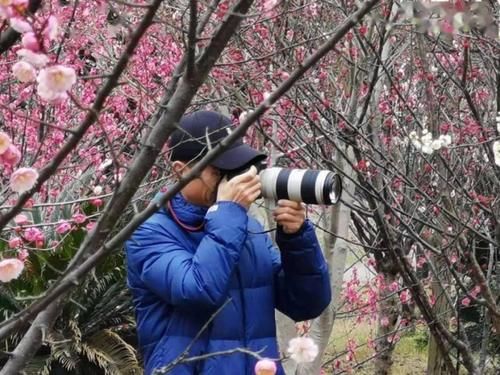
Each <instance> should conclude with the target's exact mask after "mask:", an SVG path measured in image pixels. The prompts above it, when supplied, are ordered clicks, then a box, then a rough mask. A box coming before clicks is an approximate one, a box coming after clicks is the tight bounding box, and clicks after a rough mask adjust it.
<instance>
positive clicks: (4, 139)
mask: <svg viewBox="0 0 500 375" xmlns="http://www.w3.org/2000/svg"><path fill="white" fill-rule="evenodd" d="M11 143H12V141H11V140H10V137H9V136H8V135H7V133H4V132H0V155H1V154H3V153H4V152H5V151H7V149H8V148H9V146H10V145H11Z"/></svg>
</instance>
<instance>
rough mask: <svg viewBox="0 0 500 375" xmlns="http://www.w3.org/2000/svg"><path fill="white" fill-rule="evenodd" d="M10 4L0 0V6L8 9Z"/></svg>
mask: <svg viewBox="0 0 500 375" xmlns="http://www.w3.org/2000/svg"><path fill="white" fill-rule="evenodd" d="M11 4H12V0H0V6H2V7H8V6H10V5H11Z"/></svg>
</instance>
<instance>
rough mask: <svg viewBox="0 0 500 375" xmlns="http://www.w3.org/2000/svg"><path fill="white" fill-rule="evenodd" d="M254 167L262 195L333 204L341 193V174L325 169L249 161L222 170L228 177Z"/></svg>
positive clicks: (309, 202)
mask: <svg viewBox="0 0 500 375" xmlns="http://www.w3.org/2000/svg"><path fill="white" fill-rule="evenodd" d="M252 165H254V166H255V167H256V168H257V172H258V173H259V175H260V181H261V184H262V196H263V197H265V198H268V199H274V200H279V199H288V200H291V201H296V202H303V203H306V204H323V205H332V204H336V203H337V202H338V201H339V199H340V195H341V194H342V180H341V178H340V176H339V175H338V174H336V173H334V172H332V171H328V170H314V169H290V168H280V167H272V168H266V165H265V163H264V162H261V163H251V164H249V165H245V166H244V167H242V168H239V169H237V170H231V171H223V174H224V175H225V176H226V177H227V179H228V180H229V179H231V178H233V177H234V176H237V175H239V174H241V173H244V172H246V171H247V170H248V169H249V168H250V167H251V166H252Z"/></svg>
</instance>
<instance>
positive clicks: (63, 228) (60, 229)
mask: <svg viewBox="0 0 500 375" xmlns="http://www.w3.org/2000/svg"><path fill="white" fill-rule="evenodd" d="M70 230H71V224H70V223H68V222H67V221H63V222H61V223H59V224H58V225H57V226H56V232H57V233H58V234H64V233H67V232H69V231H70Z"/></svg>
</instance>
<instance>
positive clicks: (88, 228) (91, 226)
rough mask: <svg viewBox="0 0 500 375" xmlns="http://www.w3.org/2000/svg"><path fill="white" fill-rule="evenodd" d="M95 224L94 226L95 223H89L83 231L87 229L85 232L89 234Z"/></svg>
mask: <svg viewBox="0 0 500 375" xmlns="http://www.w3.org/2000/svg"><path fill="white" fill-rule="evenodd" d="M95 224H96V223H95V221H89V222H88V223H87V225H86V226H85V229H87V231H89V232H90V231H91V230H92V229H94V227H95Z"/></svg>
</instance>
